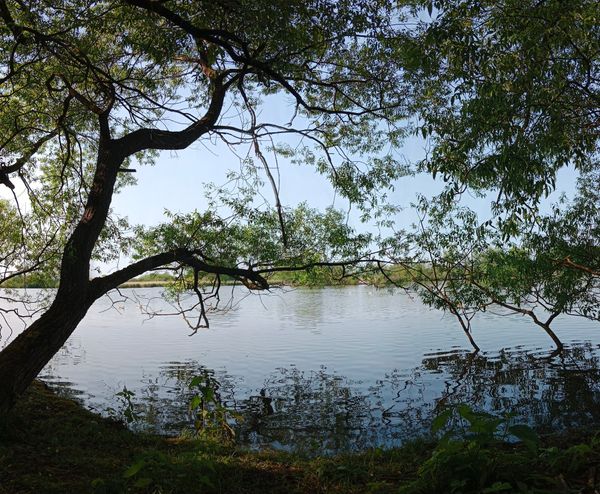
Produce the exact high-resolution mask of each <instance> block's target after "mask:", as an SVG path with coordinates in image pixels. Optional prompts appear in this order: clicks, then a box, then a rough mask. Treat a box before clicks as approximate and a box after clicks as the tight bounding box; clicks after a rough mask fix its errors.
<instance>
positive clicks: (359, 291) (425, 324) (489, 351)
mask: <svg viewBox="0 0 600 494" xmlns="http://www.w3.org/2000/svg"><path fill="white" fill-rule="evenodd" d="M161 291H162V289H160V288H148V289H135V290H122V293H123V294H124V295H126V299H120V297H117V298H118V299H119V300H117V301H115V302H114V303H112V302H111V301H110V300H109V299H108V298H103V299H101V300H99V301H98V302H97V303H96V304H95V305H94V306H93V308H92V309H91V310H90V312H89V314H88V315H87V316H86V318H85V320H84V321H83V322H82V323H81V325H80V326H79V327H78V329H77V330H76V331H75V333H74V334H73V335H72V336H71V338H70V339H69V341H68V342H67V344H66V345H65V346H64V347H63V349H62V350H61V351H60V352H59V353H58V354H57V355H56V356H55V357H54V359H53V360H52V361H51V362H50V363H49V365H48V366H47V367H46V368H45V369H44V370H43V372H42V374H41V376H40V377H41V378H42V379H43V380H44V381H45V382H47V383H48V384H49V385H50V386H52V387H54V388H57V389H59V390H60V392H61V393H63V394H65V395H68V396H72V397H75V398H77V399H78V400H80V401H81V402H82V403H83V404H84V405H85V406H86V407H89V408H90V409H93V410H95V411H98V412H100V413H103V414H105V415H106V414H108V415H113V416H120V415H121V414H122V412H123V408H124V406H125V404H124V399H123V398H122V397H121V398H120V397H119V396H116V393H118V392H119V391H121V390H123V388H124V387H126V388H127V389H128V390H130V391H132V392H133V393H135V394H134V395H133V396H132V397H131V400H132V403H133V409H134V410H135V413H136V415H137V416H138V420H137V421H136V422H134V423H133V424H131V425H132V427H134V428H137V429H144V430H152V431H157V432H161V433H167V434H178V433H180V432H181V431H182V430H183V429H185V428H189V427H190V424H191V423H192V421H191V418H190V413H189V409H188V404H189V401H190V399H191V397H192V392H191V391H190V389H189V387H188V384H189V382H190V380H191V379H192V378H193V377H194V376H198V375H201V376H205V377H207V378H209V379H210V380H211V382H212V385H213V386H214V387H215V389H216V392H217V395H218V396H219V398H220V400H221V401H222V403H223V404H224V405H225V406H226V407H227V408H229V409H232V410H236V411H237V412H239V414H240V415H241V417H242V419H243V420H237V421H236V423H235V428H236V433H237V440H238V442H239V443H240V444H242V445H246V446H249V447H251V448H262V447H272V448H279V449H301V450H303V451H307V452H309V453H332V452H339V451H347V450H359V449H364V448H368V447H390V446H395V445H399V444H401V443H402V442H403V441H405V440H406V439H407V438H412V437H415V436H417V435H421V434H425V433H426V432H427V430H428V427H429V425H430V422H431V419H432V417H434V416H435V414H436V413H438V411H439V410H440V409H441V408H442V407H443V406H445V405H449V404H453V403H461V402H468V403H470V404H472V405H473V406H474V407H475V408H477V409H482V410H487V411H490V412H493V413H504V412H507V411H511V412H513V413H515V414H516V417H515V419H514V420H515V421H520V422H527V423H530V424H533V425H536V426H537V427H539V428H541V429H542V430H554V429H561V428H568V427H571V426H575V425H585V424H586V423H588V422H592V421H597V420H598V419H599V418H600V417H599V415H600V407H598V403H599V402H600V380H599V377H600V376H599V368H600V366H599V358H600V332H599V330H600V325H599V324H598V323H593V322H590V321H587V320H584V319H581V318H568V317H565V318H562V319H559V320H557V321H556V323H555V328H556V329H555V331H556V333H557V334H558V336H559V337H560V338H561V339H562V340H563V341H564V343H565V347H566V349H565V351H564V352H563V353H562V354H561V355H559V356H552V354H551V352H552V350H553V345H552V341H551V340H550V339H549V338H548V336H547V335H546V334H545V333H544V332H543V331H542V330H541V329H540V328H538V327H537V326H535V325H534V324H533V323H532V322H531V321H530V320H529V319H528V318H525V317H521V316H514V315H511V316H506V315H503V314H501V313H491V312H486V313H484V314H481V315H480V316H479V317H477V318H476V319H475V320H474V322H473V326H474V329H473V334H474V337H475V340H476V341H477V343H478V344H479V346H480V347H481V348H482V351H481V352H479V353H477V354H474V353H472V352H471V349H470V347H469V345H468V342H467V341H466V339H465V336H464V334H463V332H462V330H461V329H460V326H459V324H458V323H457V321H456V320H454V318H453V317H452V316H451V315H447V314H444V313H443V312H440V311H437V310H432V309H429V308H428V307H426V306H424V305H423V304H421V303H420V302H419V300H418V299H417V298H415V297H413V296H411V294H410V293H406V292H404V291H402V290H387V289H375V288H373V287H368V286H352V287H342V288H320V289H306V288H301V289H295V290H290V289H286V290H275V291H273V293H271V294H266V295H265V294H263V295H257V294H253V295H250V296H244V295H245V294H247V292H245V291H242V290H241V289H235V290H233V289H232V288H231V287H223V288H222V294H221V298H222V300H221V307H227V310H224V311H222V312H215V313H212V314H210V323H211V327H210V329H202V330H199V331H198V332H197V333H196V334H195V335H193V336H190V332H191V331H190V328H189V327H188V326H187V325H186V323H185V322H184V321H183V320H182V318H181V317H179V316H157V317H153V318H149V317H148V315H147V314H145V313H144V312H145V311H147V310H152V311H159V312H160V311H163V312H170V311H172V308H171V307H170V306H169V305H168V304H167V303H166V302H164V301H163V300H162V299H161V298H160V295H161ZM140 307H142V308H144V310H140ZM3 343H5V341H4V342H3Z"/></svg>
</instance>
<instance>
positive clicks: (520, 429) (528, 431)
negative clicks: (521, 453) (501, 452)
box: [508, 424, 539, 447]
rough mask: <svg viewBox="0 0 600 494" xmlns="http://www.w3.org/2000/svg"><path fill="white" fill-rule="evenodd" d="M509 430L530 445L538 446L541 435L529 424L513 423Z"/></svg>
mask: <svg viewBox="0 0 600 494" xmlns="http://www.w3.org/2000/svg"><path fill="white" fill-rule="evenodd" d="M508 432H509V434H511V435H513V436H515V437H516V438H517V439H519V440H521V441H523V443H525V445H527V446H528V447H537V445H538V443H539V437H538V435H537V433H536V432H535V431H534V430H533V429H532V428H531V427H529V426H528V425H525V424H517V425H512V426H510V427H509V428H508Z"/></svg>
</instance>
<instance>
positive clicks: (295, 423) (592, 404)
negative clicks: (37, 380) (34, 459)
mask: <svg viewBox="0 0 600 494" xmlns="http://www.w3.org/2000/svg"><path fill="white" fill-rule="evenodd" d="M599 350H600V347H599V346H592V345H591V344H590V343H585V344H578V345H576V346H572V347H570V348H568V349H566V350H565V352H564V353H563V354H562V355H561V356H558V357H543V356H539V355H537V356H534V355H531V354H528V353H526V352H524V351H519V350H517V351H512V352H509V351H501V352H500V353H499V354H498V355H497V356H495V357H493V358H490V357H486V356H485V355H482V354H475V353H467V352H464V351H457V352H452V353H439V354H432V355H427V356H425V357H424V358H423V360H422V363H421V365H419V366H418V367H416V368H414V369H411V370H410V371H409V372H405V371H400V370H394V371H393V372H391V373H389V374H387V375H385V376H384V377H383V378H382V379H380V380H377V381H376V382H375V383H373V384H372V385H371V386H369V387H368V388H364V387H362V386H361V383H360V382H355V381H352V380H349V379H348V378H347V377H344V376H340V375H338V374H336V373H335V372H332V371H329V370H328V369H327V368H321V369H319V370H317V371H310V372H305V371H301V370H299V369H297V368H296V367H294V366H290V367H288V368H280V369H277V370H276V371H274V372H272V373H271V374H270V375H268V376H266V378H265V380H264V383H263V385H262V387H261V388H260V389H255V390H252V391H250V392H248V391H247V390H244V389H238V388H237V387H236V382H235V381H236V380H235V378H234V377H233V376H229V375H227V374H219V373H215V371H213V370H210V369H206V368H205V367H203V366H202V365H200V364H199V363H198V362H194V361H186V362H170V363H168V364H165V365H164V366H163V367H162V368H161V369H160V371H159V376H157V377H156V378H155V379H154V380H148V381H146V382H145V383H144V385H143V387H142V388H141V390H140V392H139V394H138V395H137V396H136V399H135V403H136V410H137V412H138V413H139V414H140V415H141V416H142V417H143V421H142V422H140V423H138V424H137V427H138V428H140V429H145V430H151V431H157V432H163V433H170V434H177V433H179V432H181V431H182V430H183V429H185V428H191V427H192V422H193V421H192V417H190V415H189V413H188V404H189V401H190V399H191V396H192V393H191V392H190V390H189V389H188V386H187V385H188V383H189V382H190V380H191V379H192V377H194V376H196V375H200V374H202V373H204V372H208V373H209V374H210V375H211V376H213V377H214V378H215V379H216V380H217V381H218V382H219V383H220V387H219V395H220V398H221V400H222V402H223V404H224V405H225V406H226V407H228V408H229V409H231V410H235V411H236V412H238V413H239V414H240V415H241V419H240V420H238V421H236V423H235V429H236V434H237V440H238V442H239V443H240V444H242V445H246V446H249V447H252V448H261V447H274V448H278V449H300V450H303V451H305V452H313V453H321V454H323V453H333V452H340V451H350V450H361V449H365V448H369V447H381V446H383V447H388V446H395V445H396V446H397V445H399V444H401V443H402V442H403V441H405V440H406V439H409V438H414V437H416V436H420V435H424V434H427V431H428V426H429V424H430V422H431V420H432V419H433V417H434V416H435V415H436V414H437V413H438V412H439V411H440V410H441V409H443V407H444V406H448V405H451V404H457V403H462V402H468V403H470V404H471V405H472V406H473V407H474V408H477V409H483V410H487V411H490V412H492V413H496V414H500V415H501V414H505V413H507V412H511V413H513V414H515V416H516V417H515V419H514V420H515V421H517V422H528V423H530V424H532V425H535V426H537V427H539V428H540V429H541V430H545V431H550V430H557V429H565V428H569V427H574V426H583V425H586V424H592V423H593V422H595V423H596V424H597V423H598V421H599V420H600V407H599V405H600V379H599V378H600V375H599V374H600V372H599V365H598V364H599V355H600V352H599ZM53 384H54V385H58V387H59V388H60V389H62V391H63V392H66V393H67V394H68V393H69V390H70V389H71V388H70V387H69V386H68V384H69V383H66V384H67V385H65V383H62V382H56V381H55V382H54V383H53Z"/></svg>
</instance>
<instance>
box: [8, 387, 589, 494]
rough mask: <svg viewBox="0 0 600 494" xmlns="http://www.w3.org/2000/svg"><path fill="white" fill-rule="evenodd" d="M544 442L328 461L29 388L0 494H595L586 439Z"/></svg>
mask: <svg viewBox="0 0 600 494" xmlns="http://www.w3.org/2000/svg"><path fill="white" fill-rule="evenodd" d="M542 442H543V444H541V445H540V448H539V449H538V450H536V451H535V452H532V451H531V450H530V449H528V448H525V447H524V446H520V445H510V444H509V445H507V444H504V443H502V444H494V445H490V446H480V445H475V446H474V445H473V443H472V441H464V442H459V443H457V444H455V445H453V446H452V448H450V449H448V447H447V446H445V447H443V448H440V447H439V446H438V447H437V448H435V445H432V444H427V443H423V442H415V443H411V444H408V445H406V446H404V447H402V448H398V449H393V450H385V451H384V450H370V451H366V452H364V453H360V454H354V455H344V456H336V457H331V458H308V457H304V456H302V455H299V454H287V453H278V452H260V453H256V452H254V453H253V452H248V451H244V450H241V449H239V448H235V447H231V446H226V445H223V444H219V443H217V442H211V441H206V440H205V441H202V442H200V441H196V440H190V439H184V438H165V437H161V436H155V435H146V434H136V433H133V432H131V431H129V430H128V429H126V428H125V427H124V426H123V425H122V424H119V423H117V422H114V421H111V420H108V419H103V418H101V417H99V416H97V415H94V414H92V413H90V412H88V411H86V410H84V409H82V408H81V407H80V406H79V405H78V404H76V403H75V402H73V401H70V400H67V399H65V398H60V397H58V396H56V395H55V394H54V393H52V392H51V391H49V390H48V389H46V388H45V387H44V385H42V384H41V383H34V385H32V387H31V388H30V390H29V391H28V392H27V394H26V395H25V396H24V397H23V398H22V399H21V400H20V402H19V403H18V404H17V405H16V407H15V409H14V410H13V412H12V413H11V414H10V416H8V417H5V418H4V420H3V421H2V423H1V426H0V494H20V493H23V494H24V493H36V494H38V493H39V494H45V493H48V494H51V493H57V494H58V493H60V494H63V493H95V494H99V493H105V494H110V493H249V494H250V493H256V494H258V493H261V494H263V493H380V494H382V493H399V492H419V493H427V492H431V493H438V492H532V493H533V492H538V493H541V492H565V493H566V492H569V493H570V492H573V493H575V492H580V493H586V492H589V493H593V492H598V491H597V490H596V489H598V485H599V484H598V479H597V478H596V477H597V476H599V475H600V474H597V473H596V468H597V467H598V466H600V446H599V442H598V441H597V440H596V439H595V436H594V435H593V434H590V433H587V432H581V433H580V434H579V435H578V434H569V435H560V436H555V437H550V438H544V439H543V441H542ZM434 448H435V449H434ZM449 452H450V453H451V454H448V453H449ZM468 462H470V463H468ZM452 489H454V490H452Z"/></svg>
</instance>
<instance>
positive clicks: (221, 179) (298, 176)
mask: <svg viewBox="0 0 600 494" xmlns="http://www.w3.org/2000/svg"><path fill="white" fill-rule="evenodd" d="M291 111H293V109H292V108H291V105H290V103H289V101H286V100H285V99H283V98H282V97H280V96H279V97H276V98H274V99H273V98H272V99H268V100H266V101H265V102H264V104H263V106H262V112H263V114H262V115H260V117H261V120H262V121H270V122H277V123H281V124H285V122H287V121H288V120H289V118H290V117H289V115H290V112H291ZM175 128H177V125H176V126H175ZM425 146H426V142H425V141H424V140H423V139H421V138H417V137H409V138H407V139H406V141H405V145H404V147H403V148H402V149H400V150H398V152H397V153H398V157H401V158H402V160H403V161H406V162H408V163H416V162H417V161H418V160H419V159H421V158H423V157H424V155H425ZM247 153H251V154H252V152H251V149H250V145H247V146H246V148H240V149H238V156H236V155H235V154H233V153H232V152H231V150H230V149H229V148H228V147H227V146H226V145H225V144H224V143H222V142H220V141H215V140H214V139H213V140H212V141H210V140H200V141H198V142H196V143H195V144H194V145H192V146H191V147H190V148H188V149H186V150H183V151H177V152H173V151H169V152H162V153H161V154H160V155H159V157H158V159H157V160H156V163H155V164H154V165H153V166H147V165H140V164H135V163H134V164H132V166H133V167H134V168H136V170H137V171H136V173H135V178H136V179H137V185H135V186H129V187H126V188H124V189H123V190H122V191H121V193H120V194H118V195H116V196H115V197H114V200H113V211H114V212H115V213H116V214H117V215H119V216H126V217H128V219H129V222H130V224H132V225H135V224H144V225H148V226H150V225H156V224H158V223H160V222H162V221H165V216H164V212H165V210H170V211H171V212H174V213H185V212H190V211H193V210H195V209H196V210H200V211H203V210H205V209H206V206H207V199H206V197H205V184H207V183H214V184H216V185H223V184H225V183H226V182H227V172H228V171H229V170H238V171H239V169H240V156H241V157H242V158H243V157H244V156H245V155H246V154H247ZM265 154H267V159H268V160H269V163H270V165H272V164H273V163H274V160H273V157H272V156H269V155H268V153H265ZM278 164H279V167H278V169H279V177H276V178H278V179H279V180H280V199H281V202H282V204H283V205H284V206H292V207H293V206H295V205H297V204H299V203H301V202H307V203H308V204H309V206H311V207H313V208H316V209H320V210H323V209H325V208H326V207H328V206H331V205H334V206H335V207H336V208H338V209H342V210H344V211H347V212H348V215H347V218H348V223H349V224H350V225H351V226H353V227H354V228H356V229H357V230H359V231H364V230H367V231H371V232H375V231H376V228H375V227H374V226H373V225H372V224H371V225H363V224H361V223H360V221H359V212H358V211H357V210H356V208H354V209H352V208H350V207H349V204H348V202H347V201H346V200H344V199H343V198H341V197H340V196H339V195H336V194H335V192H334V190H333V188H332V187H331V185H330V183H329V182H328V181H327V179H326V178H325V177H322V176H320V175H319V174H318V173H317V171H316V170H315V169H314V168H313V167H311V166H310V165H305V166H301V165H297V164H292V163H290V162H289V161H287V160H285V159H279V160H278ZM273 173H274V174H275V173H276V172H275V170H273ZM263 178H264V179H265V181H266V176H264V172H263ZM576 178H577V174H576V173H575V171H574V170H573V169H572V168H567V169H563V170H561V171H560V173H559V176H558V180H557V190H556V191H555V192H554V193H553V194H551V196H550V197H549V198H547V199H546V200H545V201H544V203H543V205H542V209H543V210H544V209H545V210H547V209H548V206H549V205H550V204H552V203H553V202H555V201H556V200H557V199H558V198H559V196H560V194H561V193H563V192H565V193H566V194H567V195H569V196H572V195H573V194H574V190H575V184H576ZM15 183H16V185H17V193H18V195H19V196H20V201H21V205H22V206H23V205H24V204H23V203H24V202H26V200H25V199H26V195H25V193H24V190H23V187H22V185H21V186H19V181H18V180H15ZM443 185H444V184H443V182H442V181H441V180H439V179H438V180H434V179H433V178H432V177H431V176H430V175H428V174H419V175H416V176H407V177H404V178H401V179H399V180H397V181H396V182H395V183H394V184H393V187H394V190H393V192H391V193H390V194H389V198H390V202H391V203H393V204H395V205H399V206H402V207H403V208H404V209H403V210H402V211H401V212H400V213H399V214H398V215H396V217H395V218H394V219H395V224H396V226H395V229H396V230H401V229H408V228H410V226H411V224H412V223H414V222H415V221H416V220H417V215H416V213H415V211H414V210H413V209H412V208H411V207H410V204H411V203H413V202H415V201H416V199H417V195H418V194H423V195H425V196H427V197H432V196H434V195H436V194H437V193H439V192H440V191H441V190H442V189H443ZM261 193H262V194H263V195H264V197H265V198H266V199H267V200H268V201H269V202H270V204H274V195H273V191H272V190H271V188H270V186H265V187H264V188H263V190H262V191H261ZM0 197H4V198H12V195H11V193H10V191H9V190H8V189H7V188H6V187H0ZM462 203H463V204H464V205H466V206H469V207H470V208H471V209H473V210H474V211H476V212H477V213H478V215H479V217H480V219H481V220H482V221H485V220H486V219H488V218H490V211H489V199H477V198H475V197H473V196H472V195H470V194H469V193H466V194H465V195H464V196H463V197H462ZM122 262H126V260H122ZM122 262H120V263H119V264H121V265H122ZM111 269H112V267H110V266H104V267H101V271H103V272H108V271H110V270H111Z"/></svg>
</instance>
